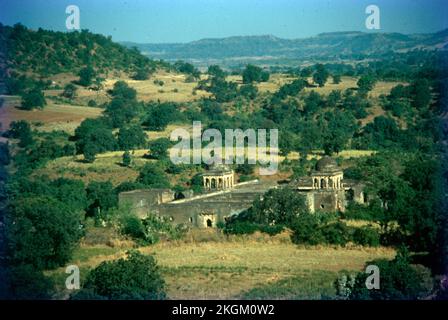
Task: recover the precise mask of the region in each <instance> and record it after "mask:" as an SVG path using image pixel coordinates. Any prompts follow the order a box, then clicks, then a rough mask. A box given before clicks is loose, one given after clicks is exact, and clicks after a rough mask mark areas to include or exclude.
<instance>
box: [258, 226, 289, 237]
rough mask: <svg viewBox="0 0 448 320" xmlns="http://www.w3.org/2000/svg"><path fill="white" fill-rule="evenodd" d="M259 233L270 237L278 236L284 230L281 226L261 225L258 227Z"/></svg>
mask: <svg viewBox="0 0 448 320" xmlns="http://www.w3.org/2000/svg"><path fill="white" fill-rule="evenodd" d="M259 229H260V231H261V232H264V233H267V234H269V235H270V236H275V235H276V234H279V233H280V232H282V231H283V230H284V229H285V228H284V226H282V225H278V224H277V225H273V226H270V225H262V226H260V228H259Z"/></svg>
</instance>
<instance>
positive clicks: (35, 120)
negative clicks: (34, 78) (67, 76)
mask: <svg viewBox="0 0 448 320" xmlns="http://www.w3.org/2000/svg"><path fill="white" fill-rule="evenodd" d="M4 98H5V103H4V105H3V107H2V108H0V122H1V125H2V126H1V128H2V129H3V130H5V129H7V128H9V125H10V123H11V122H12V121H17V120H26V121H29V122H30V123H31V124H33V126H34V127H35V128H36V129H38V130H42V131H52V130H63V131H67V132H69V133H73V132H74V131H75V129H76V127H78V126H79V124H80V123H81V122H82V121H83V120H84V119H86V118H96V117H98V116H99V115H101V113H102V109H99V108H89V107H84V106H73V105H63V104H54V103H53V102H52V101H50V100H48V101H47V103H48V105H47V106H45V108H44V109H43V110H38V109H35V110H32V111H27V110H22V109H20V108H18V107H19V106H20V98H18V97H4Z"/></svg>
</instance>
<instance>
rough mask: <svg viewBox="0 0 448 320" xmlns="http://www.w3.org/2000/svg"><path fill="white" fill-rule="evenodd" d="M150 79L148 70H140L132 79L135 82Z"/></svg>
mask: <svg viewBox="0 0 448 320" xmlns="http://www.w3.org/2000/svg"><path fill="white" fill-rule="evenodd" d="M148 78H149V71H148V70H147V69H146V68H138V69H137V70H136V71H135V73H134V75H133V76H132V79H134V80H140V81H142V80H148Z"/></svg>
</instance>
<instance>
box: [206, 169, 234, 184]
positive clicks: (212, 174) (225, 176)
mask: <svg viewBox="0 0 448 320" xmlns="http://www.w3.org/2000/svg"><path fill="white" fill-rule="evenodd" d="M202 185H203V187H204V189H205V190H226V189H231V188H233V187H234V185H235V181H234V173H233V170H231V169H229V168H228V167H227V166H225V165H214V166H213V167H211V168H210V170H208V171H207V172H206V173H204V174H202Z"/></svg>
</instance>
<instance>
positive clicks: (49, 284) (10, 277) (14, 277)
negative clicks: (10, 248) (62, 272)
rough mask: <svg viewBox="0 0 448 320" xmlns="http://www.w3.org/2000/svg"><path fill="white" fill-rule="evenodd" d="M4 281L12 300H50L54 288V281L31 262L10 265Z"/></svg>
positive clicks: (9, 297) (8, 296) (7, 293)
mask: <svg viewBox="0 0 448 320" xmlns="http://www.w3.org/2000/svg"><path fill="white" fill-rule="evenodd" d="M4 281H5V284H6V286H7V288H6V295H7V296H6V298H7V299H11V300H50V299H51V296H52V293H53V290H54V283H53V281H52V280H51V279H50V278H49V277H46V276H45V275H44V274H43V272H42V271H41V270H38V269H36V267H35V266H33V265H30V264H20V265H17V266H12V267H10V268H9V270H7V274H6V277H5V278H4Z"/></svg>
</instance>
